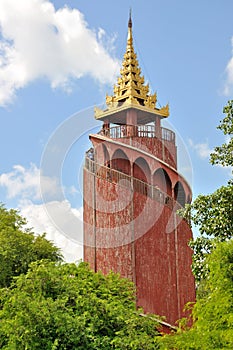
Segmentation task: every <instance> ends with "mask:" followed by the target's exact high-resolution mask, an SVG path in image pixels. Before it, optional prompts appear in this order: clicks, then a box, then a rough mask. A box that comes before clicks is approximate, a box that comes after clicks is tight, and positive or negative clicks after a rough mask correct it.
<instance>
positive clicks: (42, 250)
mask: <svg viewBox="0 0 233 350" xmlns="http://www.w3.org/2000/svg"><path fill="white" fill-rule="evenodd" d="M25 225H26V220H25V219H23V218H22V217H21V216H20V215H19V213H18V212H17V211H16V210H14V209H10V210H7V209H6V208H5V207H4V206H3V205H0V288H1V287H6V286H9V285H10V283H11V281H12V279H13V277H15V276H19V275H20V274H21V273H26V272H27V269H28V266H29V264H30V263H31V262H32V261H35V260H41V259H50V260H52V261H58V260H61V254H60V251H59V249H58V248H57V247H55V246H54V245H53V244H52V243H51V242H49V241H48V240H47V239H46V238H45V235H42V236H36V235H35V234H34V233H33V232H32V231H31V230H30V229H26V228H25Z"/></svg>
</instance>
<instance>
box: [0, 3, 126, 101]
mask: <svg viewBox="0 0 233 350" xmlns="http://www.w3.org/2000/svg"><path fill="white" fill-rule="evenodd" d="M0 30H1V34H2V39H1V41H0V105H6V104H7V103H9V102H11V101H12V99H13V97H14V95H15V92H16V91H17V89H19V88H23V87H25V86H26V85H27V84H28V83H30V82H32V81H33V80H35V79H37V78H41V77H42V78H46V79H47V80H48V81H49V82H50V84H51V86H52V87H53V88H56V87H63V88H65V89H67V90H69V89H70V86H71V85H70V83H71V80H73V79H78V78H80V77H82V76H83V75H90V76H91V77H93V78H94V79H95V80H97V81H98V82H99V83H112V81H113V79H114V75H115V74H116V73H117V72H118V71H119V62H118V61H117V60H116V59H114V58H112V57H111V51H112V46H113V42H112V40H111V38H109V37H107V35H106V33H105V31H104V30H103V29H101V28H99V29H98V31H97V33H96V32H95V31H94V30H91V29H90V28H89V27H88V24H87V22H86V21H85V19H84V16H83V14H82V13H81V12H80V11H79V10H77V9H69V8H68V7H63V8H60V9H59V10H57V11H56V10H55V8H54V6H53V4H52V3H51V2H49V1H48V0H20V1H17V0H1V2H0Z"/></svg>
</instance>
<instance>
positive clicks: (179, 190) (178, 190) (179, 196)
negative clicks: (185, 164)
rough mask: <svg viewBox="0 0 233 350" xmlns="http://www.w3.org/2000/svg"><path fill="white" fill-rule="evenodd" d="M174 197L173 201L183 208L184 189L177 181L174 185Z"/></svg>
mask: <svg viewBox="0 0 233 350" xmlns="http://www.w3.org/2000/svg"><path fill="white" fill-rule="evenodd" d="M174 196H175V200H176V201H177V202H178V203H180V205H182V207H184V205H185V191H184V187H183V185H182V183H181V182H180V181H178V182H177V183H176V184H175V187H174Z"/></svg>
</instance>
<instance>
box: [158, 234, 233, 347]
mask: <svg viewBox="0 0 233 350" xmlns="http://www.w3.org/2000/svg"><path fill="white" fill-rule="evenodd" d="M207 263H208V266H209V274H208V279H207V280H206V282H205V284H204V285H203V293H202V295H201V297H199V298H198V300H197V302H196V304H195V306H194V308H193V318H194V324H193V327H192V328H191V329H189V330H184V329H182V327H181V328H180V330H179V332H178V333H177V334H176V335H173V336H168V337H165V338H164V339H163V343H164V349H179V350H181V349H187V350H188V349H193V350H194V349H195V350H199V349H200V350H214V349H233V283H232V281H233V240H230V241H228V242H221V243H217V245H216V249H214V250H213V252H212V253H211V254H209V256H208V258H207Z"/></svg>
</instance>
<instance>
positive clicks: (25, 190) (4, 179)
mask: <svg viewBox="0 0 233 350" xmlns="http://www.w3.org/2000/svg"><path fill="white" fill-rule="evenodd" d="M41 182H43V188H44V190H46V193H47V194H48V195H49V196H50V197H53V198H54V196H56V193H57V192H58V181H57V179H55V178H51V177H47V176H43V175H41V174H40V169H39V168H37V166H36V165H35V164H31V165H30V167H29V168H25V167H23V166H22V165H14V166H13V170H12V171H10V172H9V173H3V174H1V175H0V186H2V187H4V188H5V189H6V191H7V197H8V198H15V197H20V198H22V199H24V198H31V199H33V200H40V199H41V191H40V188H41Z"/></svg>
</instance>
